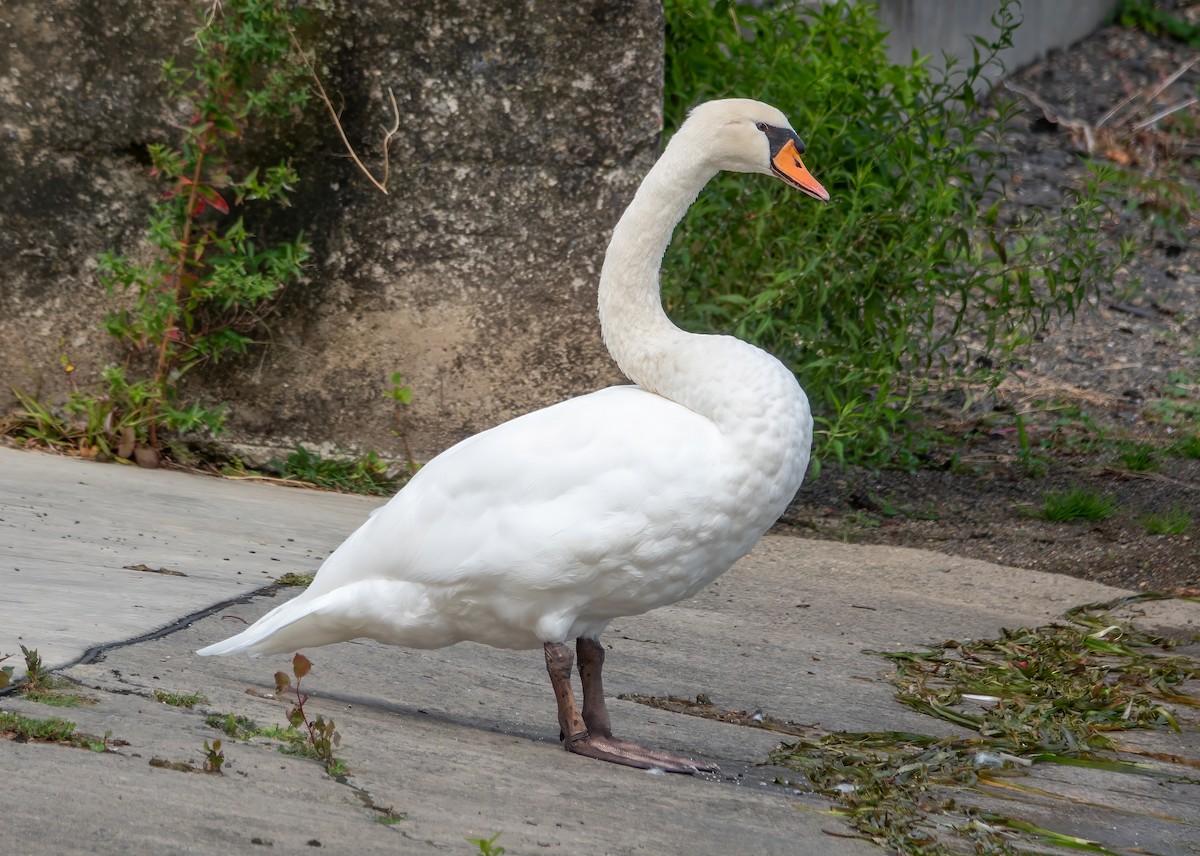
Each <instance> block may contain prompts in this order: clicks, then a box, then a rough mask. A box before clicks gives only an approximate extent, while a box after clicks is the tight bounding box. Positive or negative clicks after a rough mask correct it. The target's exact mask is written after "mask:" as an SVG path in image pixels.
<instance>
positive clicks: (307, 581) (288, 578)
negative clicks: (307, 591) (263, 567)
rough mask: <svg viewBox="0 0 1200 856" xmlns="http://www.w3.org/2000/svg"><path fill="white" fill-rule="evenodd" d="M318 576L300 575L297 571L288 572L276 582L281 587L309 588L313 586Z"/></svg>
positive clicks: (277, 578) (276, 579)
mask: <svg viewBox="0 0 1200 856" xmlns="http://www.w3.org/2000/svg"><path fill="white" fill-rule="evenodd" d="M315 577H316V574H298V573H296V572H295V571H288V572H287V573H286V574H283V575H282V576H279V577H276V578H275V582H276V583H278V584H279V585H281V586H299V587H300V588H308V587H309V586H310V585H312V581H313V579H314V578H315Z"/></svg>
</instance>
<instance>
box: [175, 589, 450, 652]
mask: <svg viewBox="0 0 1200 856" xmlns="http://www.w3.org/2000/svg"><path fill="white" fill-rule="evenodd" d="M428 603H429V601H428V597H427V596H426V593H425V592H424V590H423V589H422V587H421V586H417V585H413V584H410V583H397V582H394V581H393V582H384V581H382V580H364V581H361V582H357V583H352V584H351V585H348V586H342V587H340V588H336V589H334V590H333V591H329V592H326V593H324V594H320V595H317V596H316V597H311V596H309V595H308V593H305V594H302V595H300V596H299V597H297V598H295V599H294V600H290V601H288V602H287V603H285V604H282V605H280V606H277V607H275V609H273V610H271V611H270V612H268V613H267V614H266V615H264V616H263V617H262V618H260V619H259V620H258V621H256V622H254V624H252V625H250V626H249V627H247V628H246V629H245V630H243V631H242V632H241V633H239V634H237V635H236V636H232V637H230V638H229V639H226V640H225V641H224V642H217V643H216V644H215V645H209V646H208V647H207V648H201V649H200V650H199V651H197V652H196V653H197V654H199V655H200V656H201V657H214V656H222V655H225V654H249V655H251V656H252V657H258V656H262V655H263V654H287V653H291V652H293V651H298V650H300V649H301V648H318V647H320V646H322V645H332V644H334V643H335V642H349V641H350V640H351V639H359V638H362V637H364V636H365V637H370V638H372V639H378V640H379V641H381V642H386V643H388V644H392V645H410V646H412V647H421V648H423V647H434V648H436V647H441V646H442V645H447V644H451V642H455V641H458V640H457V639H451V640H450V641H443V637H445V635H446V633H445V630H444V628H442V627H441V626H440V622H439V621H437V620H436V616H435V615H431V614H430V613H431V610H429V609H428ZM430 643H432V644H430Z"/></svg>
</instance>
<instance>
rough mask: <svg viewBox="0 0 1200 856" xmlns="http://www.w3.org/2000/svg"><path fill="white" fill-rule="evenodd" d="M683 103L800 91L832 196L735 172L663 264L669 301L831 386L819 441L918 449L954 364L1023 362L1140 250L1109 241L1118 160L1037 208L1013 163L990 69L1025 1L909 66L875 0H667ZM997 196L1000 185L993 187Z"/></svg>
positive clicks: (678, 112)
mask: <svg viewBox="0 0 1200 856" xmlns="http://www.w3.org/2000/svg"><path fill="white" fill-rule="evenodd" d="M666 21H667V53H666V81H665V94H664V99H665V102H664V113H665V119H666V124H667V126H668V128H669V129H671V128H676V127H678V126H679V124H680V123H681V122H682V121H683V119H684V117H685V115H686V112H687V109H688V108H689V107H690V106H691V105H692V104H694V103H697V102H699V101H701V100H705V99H708V98H713V97H721V96H732V95H743V96H752V97H755V98H760V99H762V100H764V101H767V102H770V103H772V104H775V105H776V106H778V107H780V108H781V109H782V110H783V111H784V112H785V113H786V114H787V115H788V116H789V117H790V118H791V120H792V122H793V123H794V124H795V126H796V127H797V128H798V129H801V132H802V134H804V135H805V136H806V139H807V141H808V142H810V143H811V144H812V145H811V152H810V154H811V162H810V163H809V166H810V167H811V168H812V170H813V171H814V174H816V175H817V177H818V178H820V179H821V181H822V183H823V184H824V185H825V186H826V187H827V188H828V189H829V190H830V192H831V194H832V195H833V200H832V202H831V203H830V204H829V205H827V206H818V205H804V206H799V205H797V204H796V203H795V200H794V199H791V198H788V199H786V200H785V199H784V194H785V193H786V192H787V191H786V190H785V189H784V188H780V187H778V186H776V185H774V184H772V183H769V182H760V181H753V180H747V179H746V177H744V176H737V175H722V176H718V177H717V178H716V179H715V180H714V181H713V182H711V183H710V185H709V186H708V188H706V189H705V191H704V193H703V194H701V196H700V198H699V200H698V201H697V203H696V204H695V205H693V206H692V208H691V210H690V211H689V213H688V215H687V217H686V218H685V221H684V224H683V226H682V228H681V229H679V230H678V232H677V235H676V239H675V241H674V242H673V244H672V245H671V247H670V249H669V250H668V256H667V259H666V262H665V266H664V278H663V291H664V299H665V301H666V304H667V306H668V310H669V311H670V312H671V313H672V315H674V316H675V317H677V318H678V319H679V321H680V323H682V324H684V325H685V326H688V327H691V328H695V329H701V330H720V331H725V332H733V333H734V334H736V335H738V336H739V337H742V338H745V339H748V340H750V341H752V342H755V343H756V344H759V345H761V346H763V347H765V348H766V349H767V350H769V351H771V352H772V353H774V354H775V355H776V356H778V357H779V358H780V359H782V360H783V361H784V363H785V364H787V365H789V366H790V367H791V368H792V369H793V370H794V371H795V372H796V374H797V375H798V376H799V377H800V379H801V380H802V381H803V382H804V384H805V386H806V388H808V389H809V390H811V391H812V396H813V405H814V413H815V416H816V420H817V424H818V437H817V440H818V448H817V455H818V457H825V458H827V459H834V460H838V461H849V462H858V463H867V464H879V463H896V462H899V463H902V464H906V465H907V464H910V463H912V462H913V461H915V460H917V459H919V451H918V450H913V449H911V448H909V444H910V443H911V442H912V440H913V434H914V432H913V431H912V430H911V428H912V424H911V414H912V405H913V403H914V401H916V400H917V397H918V396H920V395H921V394H923V393H924V392H925V391H927V390H928V389H930V388H931V387H933V386H936V385H939V384H949V383H955V384H967V383H971V384H977V385H979V384H982V385H983V386H984V387H985V388H986V387H987V386H988V385H993V384H996V383H998V382H999V380H1000V379H1002V377H1003V375H1004V372H1005V368H1006V366H1007V365H1008V364H1009V359H1008V358H1009V356H1010V355H1012V354H1013V353H1015V352H1016V351H1017V349H1019V348H1020V347H1021V346H1023V345H1024V344H1026V343H1028V342H1029V341H1030V340H1031V339H1032V338H1033V337H1034V336H1035V335H1036V334H1037V333H1038V332H1039V331H1040V330H1042V329H1044V328H1045V327H1046V326H1047V325H1048V324H1049V323H1051V322H1052V321H1053V320H1054V319H1056V318H1059V317H1063V316H1070V315H1071V314H1072V313H1073V312H1074V311H1075V310H1076V308H1077V307H1078V306H1079V305H1080V304H1081V302H1082V301H1084V300H1085V299H1087V297H1088V296H1089V295H1092V294H1094V292H1095V286H1096V285H1097V284H1098V283H1099V282H1102V281H1104V280H1106V279H1107V274H1108V273H1109V272H1110V271H1111V270H1112V269H1113V267H1114V265H1115V264H1117V263H1119V262H1120V260H1121V259H1122V258H1123V252H1126V251H1128V247H1122V251H1118V252H1115V253H1113V252H1111V251H1109V250H1107V249H1105V248H1102V246H1101V235H1100V233H1099V231H1098V229H1097V226H1098V225H1099V223H1100V222H1101V220H1102V218H1103V217H1104V216H1105V215H1106V213H1107V212H1108V210H1109V206H1110V203H1111V200H1110V197H1109V196H1107V195H1106V190H1105V182H1106V180H1107V172H1105V171H1103V170H1101V169H1099V168H1096V169H1095V170H1093V171H1092V172H1090V173H1089V174H1088V176H1087V177H1086V179H1084V180H1083V181H1082V182H1081V184H1080V185H1079V186H1078V187H1075V188H1073V189H1071V190H1070V191H1069V193H1068V197H1069V198H1068V201H1067V202H1066V204H1065V206H1064V207H1063V209H1062V210H1061V211H1059V212H1057V213H1053V214H1051V215H1047V216H1042V215H1040V214H1036V215H1035V214H1030V215H1026V214H1021V213H1018V212H1017V211H1016V209H1015V206H1012V205H1009V204H1008V203H1007V201H1006V199H1005V197H1004V188H1003V186H1002V183H1001V181H1000V179H999V171H1000V169H1001V168H1002V166H1003V159H1004V154H1003V147H1002V146H1001V145H998V144H997V142H996V137H997V135H998V133H999V131H1000V129H1001V128H1002V127H1003V125H1004V123H1005V122H1007V121H1008V119H1009V117H1010V116H1011V115H1012V108H1011V107H1009V106H1006V105H1003V104H1001V105H999V106H998V108H997V110H996V111H995V112H987V111H982V110H977V109H976V106H977V105H976V100H975V99H976V96H975V88H976V86H977V85H979V83H980V81H981V80H982V75H983V74H984V73H985V71H986V70H988V69H989V68H993V69H994V68H996V67H997V66H998V61H997V59H996V55H997V53H998V52H999V51H1000V50H1002V49H1003V48H1005V47H1006V46H1007V45H1008V44H1009V43H1010V41H1011V37H1012V33H1013V31H1014V30H1015V28H1016V27H1017V25H1018V23H1019V21H1018V20H1017V17H1016V6H1015V4H1014V3H1011V2H1005V3H1002V4H1000V7H999V9H998V10H997V12H996V13H995V16H994V18H993V24H994V26H995V32H994V35H993V36H991V37H989V38H986V39H985V38H976V39H974V41H973V55H972V58H971V60H970V61H969V63H967V64H966V65H965V66H963V65H959V64H954V63H953V62H951V63H950V66H949V69H948V71H947V73H946V74H945V75H934V74H931V72H930V71H929V68H928V66H927V64H926V61H925V60H924V59H921V58H918V59H917V61H916V62H915V64H914V65H912V66H911V67H910V66H897V65H892V64H890V63H889V62H888V60H887V58H886V53H885V49H884V35H883V33H882V32H881V30H880V25H879V22H878V18H877V17H876V15H875V11H874V9H872V8H871V6H870V4H866V3H854V4H850V3H847V2H833V3H821V4H801V3H796V2H783V3H772V4H762V5H761V6H757V5H749V4H741V3H732V2H728V0H718V2H708V0H668V2H667V3H666ZM989 203H990V204H989Z"/></svg>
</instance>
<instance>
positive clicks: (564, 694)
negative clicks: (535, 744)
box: [545, 639, 715, 774]
mask: <svg viewBox="0 0 1200 856" xmlns="http://www.w3.org/2000/svg"><path fill="white" fill-rule="evenodd" d="M545 650H546V671H547V672H549V673H550V683H551V685H552V686H553V687H554V696H555V698H556V699H557V701H558V725H559V728H560V729H561V732H562V734H563V735H564V737H563V742H564V744H565V746H566V749H567V751H568V752H574V753H576V754H578V755H585V756H587V757H589V758H597V759H599V760H601V761H610V762H612V763H614V764H624V765H626V766H628V767H638V768H640V769H643V770H648V769H650V768H652V767H657V768H660V769H663V770H666V771H667V772H668V773H689V774H690V773H695V772H697V771H700V770H713V769H715V768H714V767H711V766H709V765H706V764H703V763H701V762H699V761H695V760H693V759H691V758H686V757H684V756H682V755H677V754H675V753H674V752H665V751H662V750H659V749H648V748H646V747H645V746H639V745H638V744H636V743H630V742H628V741H626V740H618V739H617V738H615V737H613V736H612V734H611V732H610V731H609V730H608V710H607V708H606V706H605V704H604V688H603V686H602V685H601V680H600V669H601V665H602V664H603V662H604V651H603V650H602V649H601V648H600V644H599V643H598V642H596V641H595V640H592V639H587V640H584V639H580V640H579V668H580V674H581V676H583V692H584V701H583V709H584V711H585V712H586V713H585V716H586V717H587V719H586V720H585V718H584V716H581V715H580V713H579V708H578V707H577V706H576V704H575V693H574V691H573V690H572V689H571V666H572V665H573V664H574V660H575V658H574V656H573V655H572V653H571V649H570V648H568V647H567V646H566V644H564V643H562V642H547V643H546V644H545ZM587 723H591V724H592V725H594V726H595V727H596V729H597V730H596V731H595V732H592V731H590V730H589V727H588V724H587Z"/></svg>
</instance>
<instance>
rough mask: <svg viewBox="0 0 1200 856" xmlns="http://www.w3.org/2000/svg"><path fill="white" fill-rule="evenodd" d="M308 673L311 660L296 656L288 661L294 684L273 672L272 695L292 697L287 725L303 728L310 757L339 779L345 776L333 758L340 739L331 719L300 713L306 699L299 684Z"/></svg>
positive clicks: (284, 674)
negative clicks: (293, 702) (290, 665)
mask: <svg viewBox="0 0 1200 856" xmlns="http://www.w3.org/2000/svg"><path fill="white" fill-rule="evenodd" d="M311 671H312V661H311V660H309V659H308V658H307V657H305V656H304V655H303V654H296V655H295V656H294V657H293V658H292V675H294V676H295V678H296V682H295V683H294V684H293V683H292V679H291V677H289V676H288V674H287V673H286V672H276V673H275V693H276V695H279V696H283V695H286V694H287V693H289V692H291V693H292V694H293V697H294V698H295V704H294V705H293V706H292V708H291V709H290V710H289V711H288V723H289V724H290V725H291V726H292V728H294V729H296V730H297V731H299V730H300V728H301V726H303V727H304V731H303V732H302V733H305V732H306V733H307V734H308V748H309V750H311V753H312V756H313V757H315V758H316V759H317V760H318V761H320V762H322V763H323V764H324V765H325V770H326V772H328V773H329V774H330V775H331V776H335V777H336V776H343V775H345V774H346V765H345V762H343V761H341V760H339V759H337V758H335V757H334V756H333V750H334V749H335V748H336V747H337V746H338V744H339V743H341V742H342V736H341V734H339V733H338V731H337V728H336V727H335V726H334V723H333V720H332V719H329V720H326V719H325V718H324V717H323V716H321V715H319V714H318V715H317V718H316V719H313V720H310V719H309V718H308V714H307V713H306V712H305V710H304V705H305V703H306V702H307V701H308V696H306V695H304V693H302V692H301V691H300V682H301V681H302V680H303V679H304V677H305V676H306V675H308V674H309V672H311Z"/></svg>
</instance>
